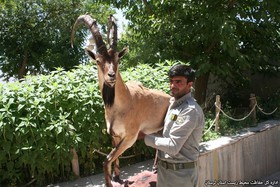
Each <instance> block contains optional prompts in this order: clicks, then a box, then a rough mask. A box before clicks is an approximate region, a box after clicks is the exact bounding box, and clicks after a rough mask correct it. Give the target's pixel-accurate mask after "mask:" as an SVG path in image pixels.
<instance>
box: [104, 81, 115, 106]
mask: <svg viewBox="0 0 280 187" xmlns="http://www.w3.org/2000/svg"><path fill="white" fill-rule="evenodd" d="M102 98H103V101H104V104H105V106H107V107H111V106H112V105H113V104H114V100H115V86H111V85H110V86H109V85H107V84H106V83H104V84H103V88H102Z"/></svg>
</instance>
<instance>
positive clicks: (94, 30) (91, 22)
mask: <svg viewBox="0 0 280 187" xmlns="http://www.w3.org/2000/svg"><path fill="white" fill-rule="evenodd" d="M82 23H84V24H85V25H86V27H87V28H88V29H90V32H91V34H92V36H93V38H94V40H95V43H96V47H97V52H98V53H101V54H103V53H107V48H106V45H105V43H104V42H103V39H102V36H101V34H100V32H99V29H98V27H97V24H96V20H95V19H92V18H91V16H90V15H81V16H79V17H78V18H77V20H76V22H75V24H74V26H73V29H72V34H71V46H72V47H73V41H74V38H75V33H76V30H77V28H78V26H79V25H81V24H82Z"/></svg>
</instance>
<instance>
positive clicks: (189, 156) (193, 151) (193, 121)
mask: <svg viewBox="0 0 280 187" xmlns="http://www.w3.org/2000/svg"><path fill="white" fill-rule="evenodd" d="M204 123H205V122H204V114H203V111H202V109H201V107H200V106H199V105H198V104H197V102H196V101H195V100H194V98H193V97H192V96H191V93H188V94H186V95H184V96H183V97H181V98H180V99H178V100H175V99H174V98H171V99H170V105H169V108H168V111H167V114H166V117H165V120H164V127H163V132H162V136H157V135H155V134H151V135H146V136H145V139H144V140H145V143H146V145H148V146H151V147H153V148H155V149H158V150H159V155H158V157H159V158H160V159H162V160H165V161H168V162H171V163H184V162H194V161H197V160H198V156H199V143H200V140H201V137H202V131H203V129H204Z"/></svg>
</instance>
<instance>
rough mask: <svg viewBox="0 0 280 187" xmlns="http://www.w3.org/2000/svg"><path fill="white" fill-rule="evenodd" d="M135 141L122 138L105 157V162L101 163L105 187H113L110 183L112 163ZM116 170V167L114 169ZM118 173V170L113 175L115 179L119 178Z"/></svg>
mask: <svg viewBox="0 0 280 187" xmlns="http://www.w3.org/2000/svg"><path fill="white" fill-rule="evenodd" d="M135 141H136V138H127V137H126V138H124V139H121V140H120V142H119V144H118V145H116V147H115V148H114V149H113V150H112V151H111V152H110V154H109V155H108V156H107V158H106V160H105V161H104V163H103V170H104V177H105V183H106V186H107V187H113V185H112V183H111V179H112V175H111V166H112V163H113V162H114V161H115V160H116V159H117V158H118V157H119V156H120V155H121V154H122V153H123V152H124V151H125V150H126V149H128V148H129V147H131V146H132V145H133V144H134V143H135ZM115 168H116V167H115ZM119 175H120V171H119V169H118V171H117V173H115V177H117V178H119Z"/></svg>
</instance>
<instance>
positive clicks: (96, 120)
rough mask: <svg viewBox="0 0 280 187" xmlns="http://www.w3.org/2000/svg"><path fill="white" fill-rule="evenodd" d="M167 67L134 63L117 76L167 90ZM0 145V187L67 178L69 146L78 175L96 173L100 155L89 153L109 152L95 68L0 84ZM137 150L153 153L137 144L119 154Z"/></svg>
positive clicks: (90, 67) (99, 165)
mask: <svg viewBox="0 0 280 187" xmlns="http://www.w3.org/2000/svg"><path fill="white" fill-rule="evenodd" d="M169 67H170V63H166V64H158V65H157V66H156V67H153V68H152V67H149V66H147V65H138V66H137V67H134V68H129V69H127V70H122V71H123V72H122V73H121V74H122V75H123V79H124V80H137V81H140V82H142V83H143V85H144V86H146V87H150V88H157V89H163V90H165V91H167V90H168V82H167V81H166V77H167V76H166V73H167V69H169ZM151 77H152V79H151ZM0 141H1V142H0V185H1V184H2V185H6V184H9V185H11V186H17V185H18V184H25V183H27V182H29V181H30V180H31V179H32V178H35V179H36V182H37V184H38V185H39V184H46V183H51V182H58V181H63V180H68V179H70V178H71V177H72V176H71V175H72V172H71V164H70V163H71V159H72V155H71V154H70V149H71V148H75V149H76V150H77V152H78V155H79V164H80V170H81V175H88V174H92V173H93V172H98V171H99V172H100V171H102V167H101V166H102V162H103V160H104V159H105V157H104V156H102V155H99V154H97V153H96V152H95V149H97V150H100V151H103V152H105V153H109V152H110V150H111V138H110V136H109V135H107V134H106V125H105V122H104V109H103V101H102V98H101V96H100V91H99V88H98V82H97V70H96V68H95V65H94V66H90V65H86V66H79V67H78V68H76V69H75V70H73V71H68V72H66V71H63V70H62V69H58V70H57V71H55V72H53V73H52V74H50V75H47V76H45V75H42V76H30V77H27V78H26V79H24V80H23V81H22V82H13V83H5V84H0ZM139 152H141V153H143V154H144V155H146V156H151V155H153V154H154V153H153V151H151V149H149V148H147V146H145V145H144V144H143V142H137V143H136V145H134V146H133V147H132V148H130V149H129V150H127V151H126V152H125V155H131V154H136V153H139ZM121 164H122V163H121Z"/></svg>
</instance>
